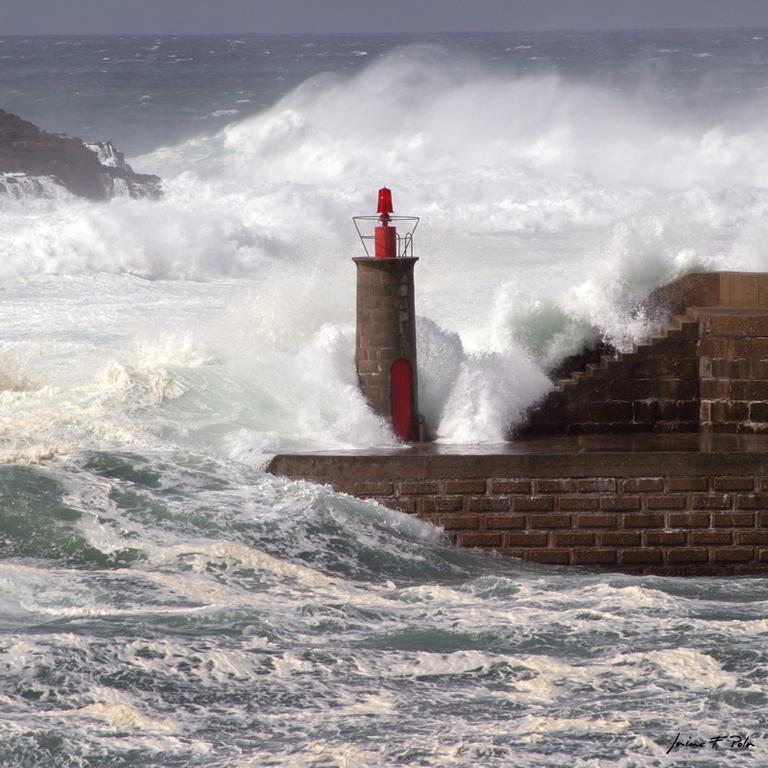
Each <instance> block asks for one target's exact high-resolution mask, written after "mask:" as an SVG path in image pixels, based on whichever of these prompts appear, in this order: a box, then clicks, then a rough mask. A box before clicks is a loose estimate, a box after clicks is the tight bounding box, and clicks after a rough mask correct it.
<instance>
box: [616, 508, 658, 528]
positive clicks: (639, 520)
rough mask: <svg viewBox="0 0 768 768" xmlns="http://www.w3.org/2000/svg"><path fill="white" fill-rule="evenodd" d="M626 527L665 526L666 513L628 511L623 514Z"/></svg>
mask: <svg viewBox="0 0 768 768" xmlns="http://www.w3.org/2000/svg"><path fill="white" fill-rule="evenodd" d="M623 523H624V528H663V527H664V515H663V514H661V513H659V512H638V513H637V514H633V513H627V514H625V515H624V516H623Z"/></svg>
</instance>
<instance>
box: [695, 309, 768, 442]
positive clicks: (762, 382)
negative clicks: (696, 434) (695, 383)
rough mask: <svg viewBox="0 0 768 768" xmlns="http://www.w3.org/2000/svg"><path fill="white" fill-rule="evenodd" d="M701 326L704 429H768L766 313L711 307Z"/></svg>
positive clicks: (767, 323)
mask: <svg viewBox="0 0 768 768" xmlns="http://www.w3.org/2000/svg"><path fill="white" fill-rule="evenodd" d="M700 327H701V338H700V341H699V389H700V398H701V404H700V421H701V430H702V431H703V432H737V433H768V312H765V311H763V312H758V311H756V310H749V311H747V310H743V311H742V312H740V313H738V314H737V313H734V312H729V313H722V314H718V313H714V310H709V311H708V312H707V314H702V316H701V320H700Z"/></svg>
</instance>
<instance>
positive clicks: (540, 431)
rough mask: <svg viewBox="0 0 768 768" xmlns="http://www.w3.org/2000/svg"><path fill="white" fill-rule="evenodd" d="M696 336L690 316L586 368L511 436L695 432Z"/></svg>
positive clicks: (697, 363)
mask: <svg viewBox="0 0 768 768" xmlns="http://www.w3.org/2000/svg"><path fill="white" fill-rule="evenodd" d="M698 339H699V323H698V321H697V320H695V319H690V320H687V321H686V322H683V323H681V324H680V325H679V327H670V328H667V329H666V330H665V332H664V334H663V336H659V337H657V338H655V339H653V340H652V341H651V342H649V343H647V344H640V345H638V346H637V347H636V348H635V350H634V351H632V352H627V353H624V354H621V355H619V356H618V357H617V358H616V359H615V360H610V361H606V362H605V363H604V364H603V365H600V366H590V367H588V368H587V370H586V371H585V372H584V373H582V374H580V375H579V374H577V376H576V377H575V378H573V379H571V380H569V381H567V382H565V383H564V384H563V386H562V388H561V389H556V390H554V391H552V392H550V393H549V394H548V395H547V397H546V398H545V399H544V400H543V402H542V403H540V404H539V405H538V406H536V407H534V408H533V409H532V410H531V412H530V413H529V414H528V416H527V419H526V423H525V424H524V425H522V426H520V427H518V428H516V429H514V430H513V434H514V436H515V437H517V438H528V437H535V436H541V435H555V434H565V435H584V434H625V433H632V432H634V433H639V432H696V431H698V429H699V359H698V349H697V347H698Z"/></svg>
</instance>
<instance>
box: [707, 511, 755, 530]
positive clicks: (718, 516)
mask: <svg viewBox="0 0 768 768" xmlns="http://www.w3.org/2000/svg"><path fill="white" fill-rule="evenodd" d="M712 527H713V528H726V527H727V528H754V527H755V513H754V512H715V513H713V515H712Z"/></svg>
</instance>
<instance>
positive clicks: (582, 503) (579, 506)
mask: <svg viewBox="0 0 768 768" xmlns="http://www.w3.org/2000/svg"><path fill="white" fill-rule="evenodd" d="M599 505H600V498H599V497H597V496H560V498H559V499H558V500H557V507H558V509H560V510H561V511H563V512H572V511H586V510H590V509H594V510H596V509H598V508H599Z"/></svg>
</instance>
